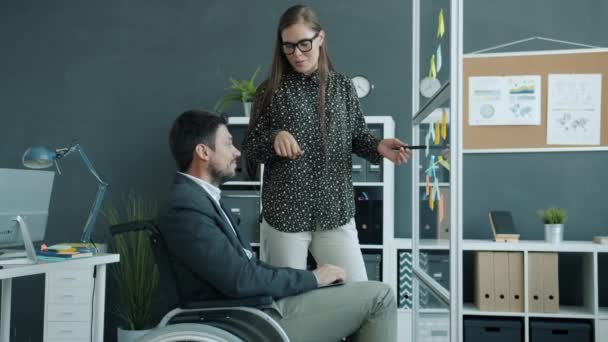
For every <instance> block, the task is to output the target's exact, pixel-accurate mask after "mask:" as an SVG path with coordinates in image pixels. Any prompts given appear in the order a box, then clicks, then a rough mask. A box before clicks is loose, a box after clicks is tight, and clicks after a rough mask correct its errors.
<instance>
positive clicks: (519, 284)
mask: <svg viewBox="0 0 608 342" xmlns="http://www.w3.org/2000/svg"><path fill="white" fill-rule="evenodd" d="M509 311H511V312H523V311H524V254H523V253H519V252H512V253H509Z"/></svg>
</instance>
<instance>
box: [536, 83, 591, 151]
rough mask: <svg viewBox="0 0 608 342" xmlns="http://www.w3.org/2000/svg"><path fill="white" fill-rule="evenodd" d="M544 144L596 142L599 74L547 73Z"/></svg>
mask: <svg viewBox="0 0 608 342" xmlns="http://www.w3.org/2000/svg"><path fill="white" fill-rule="evenodd" d="M548 83H549V84H548V94H547V144H549V145H599V144H600V127H601V125H600V120H601V106H602V75H601V74H549V76H548Z"/></svg>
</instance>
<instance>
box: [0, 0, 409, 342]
mask: <svg viewBox="0 0 608 342" xmlns="http://www.w3.org/2000/svg"><path fill="white" fill-rule="evenodd" d="M309 3H310V4H311V5H312V6H313V8H315V9H316V10H317V11H318V14H319V16H320V17H321V21H322V22H323V24H324V28H325V30H326V32H327V42H328V47H329V51H330V53H331V56H332V59H333V62H334V64H335V65H336V67H337V69H338V70H339V71H342V72H344V73H347V74H351V75H355V74H363V75H366V76H367V77H369V79H370V80H371V81H372V82H373V83H374V84H375V86H376V88H375V90H374V91H373V93H372V94H371V95H370V96H369V97H367V98H366V99H364V100H363V101H362V105H363V108H364V110H365V112H366V113H367V114H369V115H393V116H394V117H395V119H396V120H397V136H398V137H399V138H401V139H403V140H408V137H409V135H410V133H409V132H410V131H411V129H410V125H409V123H408V122H407V120H404V118H407V117H409V116H410V96H409V94H410V90H409V89H410V83H411V80H410V77H409V75H410V68H411V57H410V55H411V54H410V50H411V47H410V46H411V33H410V32H411V30H410V27H411V19H410V15H409V13H410V6H409V4H408V3H407V1H394V0H387V1H374V2H370V1H362V0H355V1H311V2H309ZM289 5H290V3H289V2H285V1H278V0H274V1H263V2H255V1H220V0H215V1H210V0H207V1H203V0H190V1H185V0H180V1H159V0H146V1H143V0H131V1H120V0H107V1H102V2H96V1H86V0H85V1H65V0H61V1H31V0H30V1H27V0H6V1H2V2H0V42H1V43H0V44H1V46H2V50H1V53H0V113H1V114H0V115H1V116H2V124H0V167H7V168H19V167H20V158H21V154H22V153H23V151H24V150H25V149H26V148H27V147H28V146H31V145H33V144H43V145H47V146H51V147H55V146H63V145H66V144H68V143H69V142H70V141H71V140H72V139H73V138H79V140H80V143H81V145H82V146H83V147H84V149H85V151H86V152H87V153H88V155H89V157H90V158H91V159H92V161H93V163H94V164H95V167H96V168H97V170H98V171H99V172H100V173H101V174H102V175H103V176H104V177H105V179H106V180H107V181H108V182H109V183H110V184H111V188H110V190H109V191H110V192H109V199H112V198H114V199H117V198H118V197H119V196H120V194H121V193H124V192H126V191H129V190H130V189H135V190H137V191H139V192H142V193H145V194H146V195H148V196H150V197H152V198H158V199H159V201H162V199H163V198H164V196H165V194H166V190H167V186H168V183H169V182H170V180H171V177H172V172H173V170H174V167H173V164H172V161H171V159H170V155H169V152H168V148H167V132H168V129H169V126H170V124H171V122H172V121H173V119H174V118H175V117H176V116H177V114H179V113H180V112H182V111H184V110H186V109H190V108H193V107H202V108H211V107H213V105H214V104H215V102H216V100H217V99H218V97H219V96H221V95H222V94H223V92H224V88H225V87H226V86H228V84H229V83H228V78H230V77H234V78H238V79H243V78H248V77H249V76H250V75H251V73H253V71H254V70H255V68H256V67H257V66H258V65H261V66H262V74H266V73H267V72H268V70H269V67H270V62H271V60H270V59H271V53H272V48H273V43H274V41H273V39H274V35H275V31H274V30H275V26H276V23H277V20H278V17H279V16H280V14H281V13H282V12H283V11H284V10H285V9H286V8H287V7H288V6H289ZM228 110H233V111H234V112H235V113H236V114H238V115H240V114H241V111H242V109H241V108H240V107H239V106H236V105H235V106H233V107H232V108H229V109H228ZM78 159H79V158H78V157H76V156H73V157H71V158H68V159H66V160H65V161H64V162H63V163H62V165H61V166H62V171H63V174H62V175H58V176H57V177H56V179H55V184H54V190H53V191H54V193H53V199H52V204H51V208H50V218H49V222H48V228H47V238H46V240H47V242H50V243H53V242H60V241H73V240H75V239H77V238H78V237H79V236H80V231H81V229H82V226H83V224H84V221H85V219H86V216H87V212H88V210H89V208H90V205H91V202H92V200H93V196H94V193H95V181H94V179H93V178H92V177H91V176H90V175H89V174H87V171H86V170H85V168H84V167H83V165H82V163H81V161H80V160H78ZM397 179H398V185H397V187H398V188H399V189H401V190H400V191H399V192H398V195H397V200H398V201H400V203H402V204H401V205H400V208H402V209H405V208H408V209H407V210H400V213H402V214H400V215H398V217H397V222H398V224H399V225H400V226H404V223H405V224H406V223H408V222H409V221H410V219H409V217H410V214H409V212H410V211H409V207H410V206H409V204H408V203H409V199H410V196H409V193H410V188H411V186H410V181H409V180H410V179H411V178H410V173H409V167H407V166H406V167H402V168H400V169H399V170H398V176H397ZM104 229H106V227H105V225H104V224H100V225H98V227H97V230H96V232H95V235H96V237H97V239H98V240H99V239H101V238H102V235H103V234H101V231H103V230H104ZM32 293H33V295H32ZM108 295H109V296H110V297H112V294H111V293H108ZM42 297H43V280H42V278H41V277H38V278H36V279H29V278H28V279H19V280H16V281H15V282H14V296H13V316H12V318H13V322H14V324H13V327H14V328H15V330H16V334H17V335H16V337H14V339H15V340H16V341H28V339H30V338H31V340H32V341H37V340H40V339H41V336H42V335H41V334H42V331H41V329H40V328H39V327H41V326H42V312H43V304H42V303H43V302H42ZM110 299H111V298H110ZM107 309H108V312H110V311H111V310H112V309H113V307H108V308H107ZM108 322H109V323H108V325H107V328H108V330H107V331H106V338H107V339H108V340H110V341H111V340H113V339H114V338H115V336H114V335H115V329H114V327H113V326H112V325H113V324H114V318H113V316H112V315H108Z"/></svg>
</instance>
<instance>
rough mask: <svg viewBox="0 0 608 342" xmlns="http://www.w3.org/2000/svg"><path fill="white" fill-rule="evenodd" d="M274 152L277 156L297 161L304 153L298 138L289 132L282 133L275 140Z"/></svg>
mask: <svg viewBox="0 0 608 342" xmlns="http://www.w3.org/2000/svg"><path fill="white" fill-rule="evenodd" d="M274 151H275V153H276V154H277V156H279V157H285V158H289V159H296V158H298V157H299V156H301V155H302V154H303V153H304V152H303V151H302V149H300V145H298V142H297V141H296V138H294V137H293V135H291V133H289V132H287V131H280V132H279V133H278V134H277V135H276V137H275V138H274Z"/></svg>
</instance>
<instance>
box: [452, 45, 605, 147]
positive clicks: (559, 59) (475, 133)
mask: <svg viewBox="0 0 608 342" xmlns="http://www.w3.org/2000/svg"><path fill="white" fill-rule="evenodd" d="M588 51H589V50H586V52H582V51H581V52H580V53H578V52H576V53H572V52H568V53H563V54H543V55H537V54H534V55H523V54H522V55H508V56H488V57H478V56H476V57H466V56H465V58H464V61H463V69H464V70H463V74H464V86H463V110H464V119H463V120H464V121H463V142H464V149H465V150H467V149H469V150H471V149H510V148H513V149H518V148H562V147H578V148H584V147H598V146H600V147H605V146H608V83H607V82H606V80H607V78H606V77H607V75H608V51H606V50H603V51H601V52H588ZM549 74H601V75H602V103H601V118H600V124H601V127H600V145H588V146H586V145H548V144H547V93H548V87H547V82H548V75H549ZM515 75H540V76H541V125H540V126H469V108H468V107H469V77H472V76H515Z"/></svg>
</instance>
